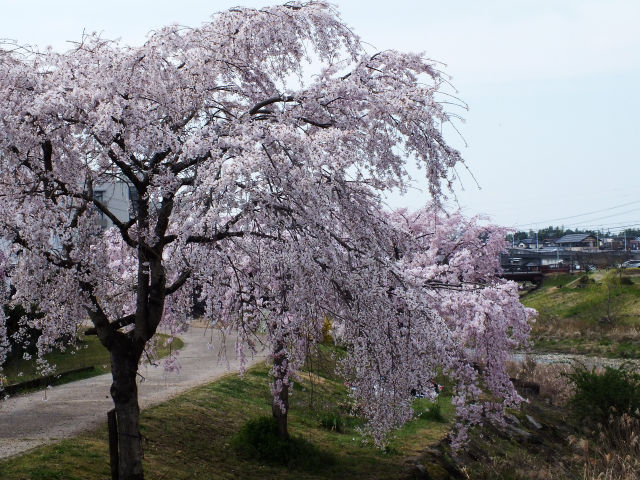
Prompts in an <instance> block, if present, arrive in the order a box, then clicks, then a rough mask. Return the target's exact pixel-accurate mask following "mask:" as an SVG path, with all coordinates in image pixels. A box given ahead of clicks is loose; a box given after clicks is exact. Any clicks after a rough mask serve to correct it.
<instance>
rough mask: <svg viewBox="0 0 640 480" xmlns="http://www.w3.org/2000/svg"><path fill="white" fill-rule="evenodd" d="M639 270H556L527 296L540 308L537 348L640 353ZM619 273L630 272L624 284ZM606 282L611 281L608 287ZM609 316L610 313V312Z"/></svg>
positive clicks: (534, 336) (535, 328) (534, 334)
mask: <svg viewBox="0 0 640 480" xmlns="http://www.w3.org/2000/svg"><path fill="white" fill-rule="evenodd" d="M636 274H637V272H635V271H631V272H629V271H622V272H620V271H617V272H616V271H610V272H598V273H597V274H595V275H594V274H590V275H589V278H590V282H589V283H587V284H581V283H580V281H579V277H577V276H572V275H557V276H552V277H549V278H547V279H545V282H544V284H543V285H542V287H541V288H539V289H537V290H534V291H533V292H531V293H529V294H527V295H525V296H524V297H522V302H523V303H524V304H525V305H526V306H528V307H532V308H535V309H536V310H538V318H537V321H536V323H535V324H534V325H533V332H532V339H533V341H534V345H535V349H537V350H541V351H555V352H570V353H587V354H598V355H605V356H609V357H625V358H640V277H638V276H637V275H636ZM620 278H623V279H624V278H626V279H627V280H623V283H624V282H629V283H630V284H628V285H625V284H620ZM607 284H608V285H609V287H607ZM607 316H609V317H610V318H607Z"/></svg>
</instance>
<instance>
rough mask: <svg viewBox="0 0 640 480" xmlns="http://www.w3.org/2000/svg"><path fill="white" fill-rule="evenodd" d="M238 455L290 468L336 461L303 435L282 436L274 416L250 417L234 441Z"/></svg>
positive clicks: (232, 443) (303, 467)
mask: <svg viewBox="0 0 640 480" xmlns="http://www.w3.org/2000/svg"><path fill="white" fill-rule="evenodd" d="M231 445H232V447H233V448H234V449H235V450H236V452H237V453H238V455H240V456H241V457H245V458H251V459H255V460H258V461H262V462H267V463H274V464H279V465H286V466H287V467H290V468H301V469H312V468H318V467H322V466H324V465H328V464H332V463H333V462H334V459H333V457H331V456H330V455H329V454H327V453H324V452H321V451H320V450H318V449H317V448H316V447H315V446H314V445H313V444H312V443H310V442H309V441H307V440H305V439H304V438H302V437H299V436H290V437H289V438H288V439H284V438H281V437H280V435H279V433H278V425H277V423H276V421H275V419H274V418H273V417H259V418H256V419H253V420H249V421H248V422H247V423H245V424H244V425H243V426H242V428H240V430H239V431H238V433H236V435H235V436H234V437H233V438H232V440H231Z"/></svg>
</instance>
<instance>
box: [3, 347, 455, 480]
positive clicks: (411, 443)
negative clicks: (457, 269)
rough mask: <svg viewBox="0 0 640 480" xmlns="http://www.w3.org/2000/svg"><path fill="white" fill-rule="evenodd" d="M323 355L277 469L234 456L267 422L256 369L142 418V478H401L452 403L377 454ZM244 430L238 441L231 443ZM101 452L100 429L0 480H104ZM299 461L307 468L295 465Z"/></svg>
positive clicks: (266, 397)
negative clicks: (254, 422)
mask: <svg viewBox="0 0 640 480" xmlns="http://www.w3.org/2000/svg"><path fill="white" fill-rule="evenodd" d="M321 353H322V355H323V357H322V358H315V359H314V361H313V362H312V364H313V366H314V371H313V373H311V372H302V374H301V381H300V382H299V383H298V384H296V388H295V389H294V392H293V394H292V395H291V397H290V402H291V409H290V413H289V429H290V434H291V436H292V437H293V438H295V439H304V440H303V441H302V440H301V441H298V440H296V442H297V443H296V444H295V446H291V445H289V446H286V447H282V449H283V450H284V451H285V452H288V453H284V454H283V455H282V457H281V458H284V461H283V462H273V461H268V460H265V459H264V458H265V457H261V455H262V454H256V455H254V454H250V453H251V448H248V450H249V454H247V448H242V447H238V445H241V446H244V447H247V445H252V444H253V445H255V443H256V440H255V439H256V437H257V438H259V437H260V435H261V434H259V432H256V430H258V431H259V430H260V428H257V427H255V426H254V427H247V426H246V425H247V421H248V419H255V418H259V417H268V416H269V415H270V412H271V395H270V392H269V386H268V382H269V376H268V367H266V366H264V365H261V366H258V367H254V368H252V369H250V370H249V371H247V372H246V374H245V375H244V377H243V378H239V377H238V376H236V375H233V374H232V375H228V376H226V377H224V378H222V379H220V380H219V381H217V382H214V383H211V384H208V385H205V386H202V387H198V388H195V389H193V390H191V391H189V392H187V393H184V394H182V395H180V396H178V397H176V398H174V399H172V400H170V401H168V402H165V403H163V404H161V405H158V406H156V407H153V408H150V409H148V410H145V411H144V412H142V415H141V433H142V436H143V448H144V460H143V463H144V468H145V478H147V479H151V480H160V479H168V478H171V479H178V480H179V479H201V478H202V479H205V478H206V479H228V478H251V479H258V480H259V479H273V478H278V479H320V478H323V479H325V478H328V479H343V478H367V479H405V478H407V465H406V463H405V460H406V458H407V457H415V456H416V455H420V453H421V452H423V450H424V448H425V447H427V446H429V445H433V444H436V443H438V442H439V441H441V440H442V439H443V438H444V437H445V436H446V434H447V433H448V431H449V428H450V424H449V423H448V422H449V421H450V420H451V419H452V412H453V407H452V406H451V405H450V402H447V401H446V399H444V398H443V399H442V400H441V402H442V407H441V412H442V414H443V417H444V418H445V419H446V420H447V422H441V421H432V420H430V419H427V418H416V419H415V420H413V421H412V422H409V423H408V424H407V425H406V426H405V427H403V428H402V429H400V430H399V431H397V432H396V433H395V435H394V436H393V438H392V439H391V441H390V444H389V448H388V449H387V451H386V452H383V451H381V450H380V449H377V448H375V447H374V446H373V445H371V444H368V443H365V442H364V441H363V440H364V439H363V437H362V435H361V434H360V433H359V430H358V428H357V427H358V425H361V424H362V420H360V419H354V418H352V417H350V416H349V415H348V410H349V409H348V405H349V399H348V395H347V393H348V392H347V389H346V387H345V386H344V384H343V381H342V380H341V379H339V378H337V377H335V375H334V373H333V365H334V364H335V360H334V359H333V357H332V355H331V351H330V349H326V348H324V347H323V349H322V351H321ZM318 366H320V368H318ZM425 402H428V401H423V400H418V401H417V402H416V408H417V410H416V412H419V411H423V410H424V406H425ZM420 409H422V410H420ZM332 411H335V412H339V413H340V414H341V416H342V418H343V419H344V422H343V432H342V433H339V432H337V431H335V430H332V429H327V428H323V427H322V425H321V417H322V414H323V412H332ZM243 429H244V432H245V434H244V436H243V434H242V433H238V432H242V431H243ZM263 433H264V432H263ZM267 434H268V432H267ZM107 445H108V444H107V432H106V427H102V428H99V429H97V430H95V431H92V432H88V433H86V434H83V435H80V436H79V437H76V438H73V439H68V440H64V441H62V442H60V443H57V444H55V445H49V446H46V447H42V448H38V449H36V450H34V451H32V452H30V453H27V454H25V455H21V456H19V457H16V458H13V459H10V460H7V461H4V462H0V478H2V479H3V480H22V479H30V478H37V477H36V476H37V475H45V474H46V475H49V476H48V477H45V478H58V477H59V478H65V479H73V478H81V479H83V480H98V479H100V480H103V479H105V478H108V477H109V465H108V447H107ZM234 445H235V446H234ZM272 448H274V449H275V450H279V449H280V448H281V447H277V448H276V447H273V445H272ZM243 451H244V454H243V453H242V452H243ZM292 451H293V453H292ZM296 452H297V453H296ZM301 452H302V453H301ZM253 453H255V452H253ZM267 453H269V452H267ZM303 453H304V455H306V456H307V457H309V459H308V460H306V459H301V457H300V456H301V455H302V454H303ZM295 459H297V460H295ZM283 463H284V464H283ZM290 467H295V468H290ZM56 475H58V477H56Z"/></svg>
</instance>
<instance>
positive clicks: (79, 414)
mask: <svg viewBox="0 0 640 480" xmlns="http://www.w3.org/2000/svg"><path fill="white" fill-rule="evenodd" d="M180 338H181V339H182V340H183V341H184V344H185V345H184V347H183V348H182V350H180V352H179V354H178V361H179V363H180V365H181V369H180V372H165V371H164V369H163V368H162V367H154V366H150V365H147V366H142V367H141V368H140V371H139V373H140V375H141V376H140V379H139V385H138V391H139V400H140V406H141V408H147V407H150V406H152V405H156V404H158V403H161V402H163V401H165V400H167V399H169V398H171V397H173V396H175V395H177V394H179V393H181V392H183V391H185V390H188V389H190V388H193V387H195V386H197V385H201V384H204V383H207V382H210V381H213V380H215V379H216V378H219V377H221V376H223V375H225V374H227V373H229V372H232V371H238V369H239V366H240V362H239V361H238V360H237V359H236V357H235V353H234V343H235V338H231V337H229V338H227V342H226V352H227V359H228V364H227V363H226V362H224V361H218V360H219V353H220V352H221V344H222V342H221V338H220V335H219V334H218V332H217V331H212V330H210V329H209V330H207V329H204V328H198V327H191V329H189V331H187V332H186V333H184V334H181V335H180ZM209 344H211V346H212V347H213V348H211V347H210V346H209ZM264 359H265V355H264V354H263V353H261V354H260V355H259V356H256V357H255V358H253V359H249V360H248V365H252V364H255V363H258V362H260V361H264ZM110 386H111V374H105V375H100V376H98V377H92V378H88V379H86V380H80V381H77V382H72V383H67V384H64V385H59V386H57V387H52V388H48V389H46V390H42V391H38V392H33V393H29V394H24V395H16V396H13V397H9V398H7V399H5V400H3V401H1V402H0V458H7V457H10V456H13V455H16V454H19V453H21V452H24V451H26V450H29V449H32V448H34V447H37V446H39V445H43V444H46V443H51V442H55V441H57V440H59V439H62V438H66V437H70V436H73V435H76V434H78V433H80V432H82V431H84V430H87V429H89V428H91V427H94V426H96V425H99V424H100V423H102V422H105V421H106V418H107V415H106V414H107V411H108V410H109V409H111V408H113V402H112V401H111V397H110V396H109V387H110Z"/></svg>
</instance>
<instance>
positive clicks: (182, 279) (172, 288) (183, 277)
mask: <svg viewBox="0 0 640 480" xmlns="http://www.w3.org/2000/svg"><path fill="white" fill-rule="evenodd" d="M190 276H191V270H185V271H184V272H182V273H181V274H180V275H179V276H178V278H176V280H175V282H173V283H172V284H171V285H169V286H168V287H167V288H165V289H164V294H165V295H171V294H172V293H175V292H177V291H178V289H180V287H182V286H183V285H184V284H185V283H186V282H187V280H189V277H190Z"/></svg>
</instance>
